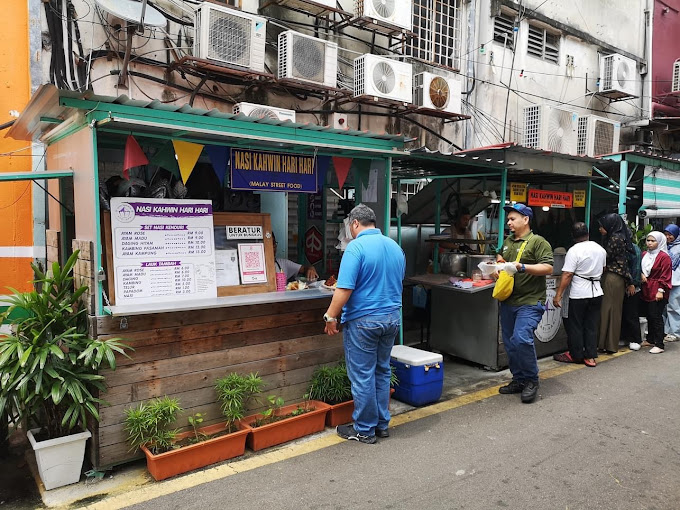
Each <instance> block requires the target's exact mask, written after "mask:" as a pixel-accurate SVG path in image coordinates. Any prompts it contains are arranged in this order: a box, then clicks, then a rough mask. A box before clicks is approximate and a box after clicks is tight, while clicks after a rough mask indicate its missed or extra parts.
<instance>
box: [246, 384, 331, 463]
mask: <svg viewBox="0 0 680 510" xmlns="http://www.w3.org/2000/svg"><path fill="white" fill-rule="evenodd" d="M308 396H309V395H305V400H304V401H303V402H301V403H299V404H291V405H284V401H283V399H282V398H281V397H277V396H275V395H270V396H269V397H267V401H268V403H269V406H268V408H267V409H266V410H265V411H264V412H262V413H260V414H253V415H251V416H246V417H245V418H243V420H242V421H241V423H243V424H244V425H245V426H246V427H247V428H248V430H249V432H250V434H249V435H248V439H247V444H248V448H250V449H251V450H253V451H258V450H262V449H263V448H267V447H269V446H274V445H277V444H281V443H285V442H287V441H292V440H293V439H298V438H300V437H304V436H308V435H310V434H314V433H315V432H321V431H322V430H323V429H324V426H325V421H326V412H327V411H328V408H329V407H330V406H329V405H328V404H325V403H324V402H321V401H318V400H308V399H307V398H308Z"/></svg>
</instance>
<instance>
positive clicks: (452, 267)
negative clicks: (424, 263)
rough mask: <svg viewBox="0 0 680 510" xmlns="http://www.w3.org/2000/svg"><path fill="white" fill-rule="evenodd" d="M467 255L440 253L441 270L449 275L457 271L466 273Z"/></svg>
mask: <svg viewBox="0 0 680 510" xmlns="http://www.w3.org/2000/svg"><path fill="white" fill-rule="evenodd" d="M467 257H468V256H467V255H466V254H465V253H442V254H441V255H440V259H439V261H440V263H439V267H440V269H441V272H442V273H444V274H451V275H455V274H456V273H459V272H465V273H466V274H467V272H466V271H467Z"/></svg>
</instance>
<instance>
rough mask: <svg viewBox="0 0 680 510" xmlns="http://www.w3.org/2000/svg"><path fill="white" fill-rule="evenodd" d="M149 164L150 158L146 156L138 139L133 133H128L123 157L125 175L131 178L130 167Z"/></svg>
mask: <svg viewBox="0 0 680 510" xmlns="http://www.w3.org/2000/svg"><path fill="white" fill-rule="evenodd" d="M148 164H149V160H148V159H147V158H146V155H145V154H144V151H143V150H142V148H141V147H140V146H139V144H138V143H137V140H135V138H134V137H133V136H132V135H128V137H127V141H126V142H125V157H124V158H123V177H125V178H126V179H128V180H129V179H130V168H134V167H136V166H142V165H148Z"/></svg>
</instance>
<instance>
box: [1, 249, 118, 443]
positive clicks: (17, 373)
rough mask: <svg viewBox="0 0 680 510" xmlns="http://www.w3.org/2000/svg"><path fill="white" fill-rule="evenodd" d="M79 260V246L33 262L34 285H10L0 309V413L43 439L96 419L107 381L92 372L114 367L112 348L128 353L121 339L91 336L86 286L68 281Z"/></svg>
mask: <svg viewBox="0 0 680 510" xmlns="http://www.w3.org/2000/svg"><path fill="white" fill-rule="evenodd" d="M77 260H78V251H76V252H75V253H73V255H71V257H69V259H68V260H67V261H66V263H65V264H64V266H63V267H60V266H59V264H57V263H54V264H53V265H52V269H51V271H50V272H47V273H43V272H42V271H41V270H40V269H39V268H38V267H37V266H36V265H34V264H32V265H31V267H32V268H33V272H34V274H35V280H34V282H33V283H34V287H35V290H33V291H31V292H18V291H16V290H14V289H10V290H11V291H12V293H13V294H12V295H11V296H9V298H8V299H7V301H8V302H9V303H10V307H9V308H8V310H7V311H6V312H5V313H4V314H2V320H4V321H6V322H8V323H9V324H10V325H11V331H12V333H11V334H8V335H5V336H0V416H2V415H3V414H5V412H7V411H9V412H8V413H7V414H9V415H10V416H12V417H13V420H14V421H23V422H24V423H26V424H27V425H28V427H29V428H31V427H32V426H33V425H34V424H35V425H38V426H40V427H41V428H42V429H43V431H44V432H45V433H46V435H47V438H48V439H52V438H56V437H61V436H65V435H68V434H69V433H71V430H72V429H74V428H75V427H76V426H79V427H83V428H84V427H85V426H86V423H87V418H88V416H90V417H92V418H94V419H95V420H99V412H98V410H97V405H98V404H99V403H101V402H103V401H102V400H100V399H99V398H98V394H99V392H103V391H104V390H105V389H106V385H105V382H104V376H102V375H99V374H98V370H99V368H100V367H102V368H104V367H108V368H111V369H115V368H116V358H115V354H116V353H119V354H122V355H125V356H127V354H126V353H125V350H126V349H129V347H128V346H127V345H125V344H123V343H122V342H121V341H120V339H119V338H110V339H106V340H100V339H93V338H90V337H89V335H88V328H87V310H86V308H85V307H83V306H82V303H81V297H82V295H83V294H84V293H85V291H86V290H87V286H82V287H80V288H78V289H76V290H74V284H73V276H72V272H73V267H74V266H75V264H76V262H77ZM13 312H17V313H13ZM10 315H11V317H10Z"/></svg>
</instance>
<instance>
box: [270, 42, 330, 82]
mask: <svg viewBox="0 0 680 510" xmlns="http://www.w3.org/2000/svg"><path fill="white" fill-rule="evenodd" d="M279 78H293V79H296V80H302V81H306V82H310V83H318V84H320V85H325V86H326V87H336V86H337V84H338V45H337V44H335V43H334V42H330V41H324V40H323V39H317V38H316V37H310V36H308V35H304V34H300V33H298V32H293V31H292V30H286V31H285V32H281V34H279Z"/></svg>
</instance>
